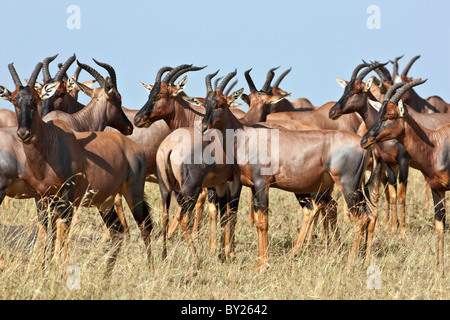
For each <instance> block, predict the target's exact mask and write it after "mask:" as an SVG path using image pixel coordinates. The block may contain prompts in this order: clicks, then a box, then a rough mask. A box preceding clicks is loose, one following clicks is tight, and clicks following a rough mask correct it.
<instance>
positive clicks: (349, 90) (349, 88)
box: [329, 80, 355, 117]
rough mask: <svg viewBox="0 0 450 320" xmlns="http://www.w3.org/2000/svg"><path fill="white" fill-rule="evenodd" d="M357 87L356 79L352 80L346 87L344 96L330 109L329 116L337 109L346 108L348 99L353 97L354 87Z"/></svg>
mask: <svg viewBox="0 0 450 320" xmlns="http://www.w3.org/2000/svg"><path fill="white" fill-rule="evenodd" d="M354 88H355V80H351V81H350V82H349V83H348V84H347V86H346V87H345V88H344V93H343V94H342V97H341V98H340V99H339V100H338V102H336V104H335V105H334V106H333V107H332V108H331V109H330V113H329V116H330V117H332V116H333V115H334V114H335V113H336V111H337V110H341V111H342V109H344V107H345V105H346V104H347V102H348V99H349V98H350V97H351V95H352V92H353V89H354Z"/></svg>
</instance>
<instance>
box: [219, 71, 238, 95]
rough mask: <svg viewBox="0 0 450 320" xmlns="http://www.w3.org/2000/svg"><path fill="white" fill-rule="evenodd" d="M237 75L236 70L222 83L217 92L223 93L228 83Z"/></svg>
mask: <svg viewBox="0 0 450 320" xmlns="http://www.w3.org/2000/svg"><path fill="white" fill-rule="evenodd" d="M236 74H237V69H234V71H233V72H230V73H229V74H227V75H226V76H225V78H223V80H222V82H221V83H220V85H219V87H218V88H217V91H219V92H222V93H223V89H225V87H226V86H227V84H228V82H230V80H231V79H232V78H233V77H234V76H235V75H236Z"/></svg>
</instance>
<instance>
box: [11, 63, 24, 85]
mask: <svg viewBox="0 0 450 320" xmlns="http://www.w3.org/2000/svg"><path fill="white" fill-rule="evenodd" d="M8 69H9V73H11V77H12V78H13V81H14V85H15V86H16V87H21V86H22V82H21V81H20V78H19V75H18V74H17V71H16V68H14V64H13V63H10V64H8Z"/></svg>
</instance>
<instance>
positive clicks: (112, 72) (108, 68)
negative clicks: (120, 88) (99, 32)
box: [92, 58, 117, 90]
mask: <svg viewBox="0 0 450 320" xmlns="http://www.w3.org/2000/svg"><path fill="white" fill-rule="evenodd" d="M92 60H94V62H95V63H96V64H98V65H99V66H100V67H102V68H104V69H106V71H108V73H109V76H110V77H111V81H112V83H113V86H114V88H115V89H116V90H117V77H116V71H115V70H114V68H113V67H112V66H110V65H109V64H107V63H104V62H100V61H97V60H95V59H94V58H92Z"/></svg>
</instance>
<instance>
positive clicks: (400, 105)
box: [398, 99, 408, 118]
mask: <svg viewBox="0 0 450 320" xmlns="http://www.w3.org/2000/svg"><path fill="white" fill-rule="evenodd" d="M398 110H399V111H400V117H401V118H404V117H405V116H407V115H408V109H406V108H405V106H404V105H403V101H402V100H401V99H400V100H399V102H398Z"/></svg>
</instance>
